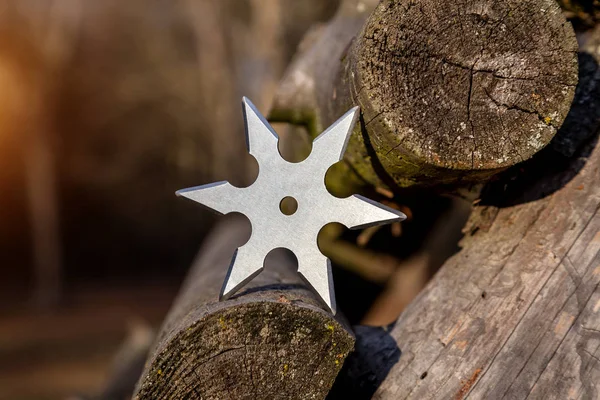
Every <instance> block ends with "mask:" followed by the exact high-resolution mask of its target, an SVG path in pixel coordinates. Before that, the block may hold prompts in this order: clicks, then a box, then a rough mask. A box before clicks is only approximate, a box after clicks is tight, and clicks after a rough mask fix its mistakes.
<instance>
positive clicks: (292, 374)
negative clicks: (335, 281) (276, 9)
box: [136, 302, 353, 399]
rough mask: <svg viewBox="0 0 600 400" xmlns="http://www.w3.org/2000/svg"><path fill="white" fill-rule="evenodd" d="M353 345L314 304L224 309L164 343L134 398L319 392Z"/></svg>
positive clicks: (265, 304)
mask: <svg viewBox="0 0 600 400" xmlns="http://www.w3.org/2000/svg"><path fill="white" fill-rule="evenodd" d="M352 346H353V339H352V337H351V336H350V335H349V334H348V332H347V331H346V330H345V329H343V328H342V327H341V326H340V324H339V323H338V322H336V321H332V320H331V318H330V316H328V315H326V314H325V313H324V312H322V311H318V310H316V309H310V308H304V307H298V306H297V305H291V304H285V303H277V302H260V303H257V302H255V303H248V304H242V305H239V306H235V307H230V308H225V309H222V310H221V311H220V312H216V313H212V314H210V315H208V316H207V317H206V318H202V319H200V320H198V321H195V322H194V323H192V325H191V326H189V327H188V328H186V329H182V330H180V331H179V332H178V333H177V334H176V335H175V336H174V337H173V338H172V339H171V340H169V341H168V343H167V344H166V346H165V347H164V349H162V350H161V351H160V352H159V354H158V355H157V357H156V358H155V359H153V360H152V364H151V367H150V368H149V370H148V372H147V373H146V374H145V376H144V377H143V381H142V383H141V387H140V390H139V392H138V394H137V396H136V399H162V398H203V399H216V398H236V399H237V398H239V399H241V398H251V397H253V398H257V399H258V398H296V396H297V394H298V393H302V394H303V396H304V395H306V398H324V397H325V395H326V393H327V392H328V390H329V389H330V387H331V386H332V384H333V381H334V380H335V377H336V375H337V373H338V371H339V369H340V368H341V366H342V363H343V361H344V359H345V357H346V355H347V354H348V352H349V351H350V350H351V349H352Z"/></svg>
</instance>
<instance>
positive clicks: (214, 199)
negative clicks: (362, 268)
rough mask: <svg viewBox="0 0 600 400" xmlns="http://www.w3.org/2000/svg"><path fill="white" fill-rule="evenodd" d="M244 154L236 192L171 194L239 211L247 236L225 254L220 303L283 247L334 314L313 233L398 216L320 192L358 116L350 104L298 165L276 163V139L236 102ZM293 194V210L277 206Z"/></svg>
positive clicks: (211, 188) (210, 188) (229, 188)
mask: <svg viewBox="0 0 600 400" xmlns="http://www.w3.org/2000/svg"><path fill="white" fill-rule="evenodd" d="M242 105H243V106H242V108H243V111H244V120H245V126H246V145H247V147H248V152H249V153H250V154H251V155H252V156H254V158H255V159H256V161H257V162H258V166H259V172H258V177H257V178H256V180H255V181H254V183H253V184H252V185H250V186H248V187H245V188H238V187H235V186H233V185H231V184H230V183H229V182H226V181H222V182H216V183H210V184H207V185H203V186H197V187H192V188H188V189H182V190H179V191H177V195H178V196H183V197H187V198H189V199H191V200H194V201H196V202H198V203H200V204H202V205H204V206H206V207H208V208H210V209H212V210H214V211H216V212H217V213H219V214H228V213H230V212H239V213H242V214H244V215H246V217H248V219H249V220H250V223H251V225H252V235H251V236H250V239H249V240H248V242H247V243H246V244H245V245H243V246H242V247H240V248H238V249H237V250H236V251H235V253H234V254H233V258H232V260H231V264H230V266H229V271H228V273H227V276H226V278H225V282H224V284H223V288H222V289H221V294H220V299H227V298H229V297H230V296H231V295H232V294H234V293H235V292H236V291H237V290H239V289H240V288H241V287H242V286H244V285H245V284H246V283H248V282H249V281H250V280H251V279H253V278H254V277H255V276H256V275H258V274H259V273H260V272H261V271H262V270H263V267H264V259H265V257H266V256H267V254H268V253H269V252H271V251H272V250H273V249H276V248H286V249H289V250H291V251H292V252H293V253H294V254H295V256H296V258H297V260H298V272H299V273H300V275H301V276H302V277H303V278H304V280H305V281H306V282H307V283H308V284H309V285H310V286H311V287H312V288H313V289H314V291H315V292H316V293H317V294H318V295H319V296H320V297H321V299H322V300H323V301H324V303H325V304H326V305H327V306H328V307H329V309H330V310H331V312H332V313H333V314H335V312H336V304H335V295H334V290H333V279H332V275H331V262H330V260H329V259H328V258H327V257H325V256H324V255H323V254H321V252H320V250H319V247H318V245H317V235H318V234H319V231H320V230H321V228H322V227H323V226H324V225H326V224H328V223H330V222H339V223H341V224H343V225H345V226H346V227H348V228H350V229H360V228H366V227H369V226H374V225H379V224H385V223H390V222H393V221H401V220H403V219H405V218H406V216H405V215H404V214H403V213H401V212H399V211H396V210H393V209H391V208H389V207H386V206H384V205H382V204H379V203H377V202H375V201H372V200H370V199H367V198H364V197H362V196H358V195H354V196H350V197H347V198H338V197H334V196H333V195H331V194H330V193H329V192H328V190H327V189H326V187H325V174H326V173H327V170H328V169H329V167H331V165H333V164H335V163H336V162H338V161H340V160H341V159H342V157H343V155H344V152H345V150H346V146H347V144H348V140H349V139H350V135H351V133H352V128H353V127H354V124H355V122H356V118H357V115H358V107H354V108H353V109H351V110H350V111H348V112H347V113H346V114H344V115H343V116H342V117H341V118H340V119H339V120H337V121H336V122H335V123H334V124H333V125H331V126H330V127H329V128H328V129H327V130H326V131H325V132H323V133H322V134H321V135H319V136H318V137H317V138H316V139H315V140H314V141H313V146H312V151H311V153H310V155H309V156H308V157H307V158H306V159H305V160H304V161H301V162H299V163H291V162H288V161H286V160H284V159H283V158H282V157H281V155H280V154H279V151H278V141H279V137H278V136H277V134H276V133H275V131H274V130H273V128H272V127H271V125H269V123H268V122H267V121H266V120H265V118H264V117H263V116H262V115H261V114H260V112H259V111H258V110H257V109H256V107H255V106H254V105H253V104H252V102H250V100H248V99H247V98H245V97H244V98H243V100H242ZM286 197H293V198H294V199H295V200H296V201H297V203H298V208H297V211H296V212H295V213H293V214H292V215H285V214H283V212H282V211H281V209H280V203H281V201H282V199H284V198H286Z"/></svg>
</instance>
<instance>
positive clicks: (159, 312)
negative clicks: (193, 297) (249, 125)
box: [0, 0, 337, 400]
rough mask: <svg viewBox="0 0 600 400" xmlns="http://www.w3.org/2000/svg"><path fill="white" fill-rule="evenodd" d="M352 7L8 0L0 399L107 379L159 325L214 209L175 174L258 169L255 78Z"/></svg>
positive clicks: (213, 176) (212, 0) (270, 81)
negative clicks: (197, 200)
mask: <svg viewBox="0 0 600 400" xmlns="http://www.w3.org/2000/svg"><path fill="white" fill-rule="evenodd" d="M336 7H337V1H334V0H330V1H324V0H303V1H295V0H168V1H167V0H152V1H148V0H127V1H118V0H102V1H94V0H4V1H2V2H1V3H0V296H1V299H2V301H1V302H0V361H1V362H0V399H2V400H4V399H11V400H14V399H58V398H67V397H69V396H75V395H95V394H98V393H100V392H101V391H102V388H103V387H104V385H106V383H107V380H110V375H111V371H112V370H114V368H115V367H114V363H115V355H118V354H121V353H122V352H121V353H119V349H123V346H124V344H126V343H129V345H131V344H132V343H133V344H134V345H139V346H142V347H143V346H144V345H145V343H146V342H148V341H150V340H151V337H152V336H151V332H152V330H153V329H157V327H158V326H159V324H160V322H161V320H162V318H163V317H164V314H165V313H166V311H167V310H168V308H169V305H170V303H171V301H172V299H173V296H174V295H175V294H176V293H177V290H178V288H179V285H180V283H181V281H182V279H183V277H184V276H185V272H186V269H187V268H188V267H189V265H190V264H191V261H192V259H193V257H194V255H195V253H196V251H197V250H198V248H199V244H200V242H201V240H202V237H203V235H204V234H205V232H206V231H207V229H208V228H209V227H210V226H211V224H212V222H213V217H211V214H210V213H207V212H205V211H204V210H203V209H202V208H199V207H196V206H195V205H194V204H192V203H191V202H187V201H183V200H181V199H177V198H176V197H175V195H174V192H175V190H177V189H180V188H183V187H188V186H196V185H199V184H203V183H207V182H211V181H215V180H223V179H227V180H230V181H232V182H233V183H235V184H237V185H243V184H245V183H248V180H249V179H251V178H252V174H253V172H252V169H251V168H247V167H246V163H247V162H249V161H248V158H249V156H246V155H245V153H246V151H245V145H244V140H243V124H242V113H241V106H240V100H241V96H242V95H246V96H248V97H249V98H251V99H252V100H253V102H254V103H255V104H256V105H257V106H258V107H259V108H260V110H261V111H262V112H263V113H266V112H267V111H268V109H269V105H270V102H271V100H272V96H273V93H274V90H275V88H276V85H277V82H278V80H279V79H280V78H281V76H282V74H283V72H284V70H285V67H286V65H287V64H288V63H289V61H290V60H291V58H292V56H293V54H294V52H295V50H296V47H297V46H298V43H299V42H300V40H301V39H302V36H303V35H304V33H305V32H306V31H307V30H308V29H309V28H310V27H311V26H313V24H315V23H318V22H319V21H326V20H327V19H329V18H330V17H331V16H332V14H333V13H334V12H335V10H336ZM276 129H278V130H279V129H280V128H278V127H276ZM283 130H285V129H283ZM250 162H251V161H250ZM126 347H127V346H126ZM121 355H122V354H121ZM125 356H127V354H125Z"/></svg>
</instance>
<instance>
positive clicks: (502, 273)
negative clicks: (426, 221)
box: [357, 32, 600, 399]
mask: <svg viewBox="0 0 600 400" xmlns="http://www.w3.org/2000/svg"><path fill="white" fill-rule="evenodd" d="M597 35H598V36H597V38H600V32H599V33H597ZM597 44H598V40H592V41H590V42H589V43H588V44H586V46H584V47H583V51H582V53H581V54H580V65H581V69H580V74H581V75H580V85H579V86H578V89H577V93H576V96H575V101H574V106H573V109H572V110H571V112H570V114H569V116H568V117H567V120H566V122H565V124H564V127H563V129H561V131H560V132H559V134H558V135H557V137H556V138H555V140H554V141H553V143H552V145H551V146H549V147H548V148H546V149H545V150H544V151H542V152H541V153H539V154H538V155H536V156H535V157H534V158H533V159H531V160H530V161H528V162H527V163H525V164H522V165H520V166H519V167H516V168H513V169H511V170H509V171H506V172H505V173H503V175H502V176H500V178H498V179H497V180H496V181H495V182H492V183H490V184H489V185H488V186H487V187H486V189H485V190H484V192H483V196H482V199H481V202H480V203H479V204H478V206H477V207H476V208H475V210H474V212H473V215H472V216H471V220H470V222H469V223H468V224H467V227H466V229H465V232H466V237H465V238H464V239H463V240H462V242H461V246H462V250H461V251H460V252H459V253H458V254H456V255H455V256H453V257H452V258H451V259H449V260H448V261H447V262H446V263H445V265H444V266H443V267H442V268H441V270H440V271H439V272H438V274H437V275H436V276H435V277H434V279H433V280H432V281H431V282H430V283H429V284H428V286H427V287H426V289H425V290H424V291H423V292H422V293H421V294H420V295H419V296H418V297H417V298H416V299H415V300H414V301H413V303H412V304H411V305H410V306H409V307H408V308H407V310H406V311H405V312H404V313H403V314H402V316H401V317H400V319H399V320H398V321H397V323H396V324H395V326H394V327H393V329H391V332H390V334H391V336H392V337H393V339H394V340H395V342H396V343H397V345H398V347H399V348H400V351H401V353H402V355H401V357H400V359H399V361H398V362H397V363H396V364H395V365H394V366H393V367H392V368H391V369H390V371H389V373H388V375H387V377H386V379H385V380H384V381H383V383H382V384H381V385H380V386H379V387H378V389H377V392H376V394H375V396H374V398H378V399H397V398H407V399H424V398H427V399H464V398H472V399H500V398H509V399H525V398H528V399H529V398H532V399H542V398H556V399H566V398H583V399H595V398H598V396H600V372H599V371H600V369H599V368H598V367H599V366H600V361H599V360H600V289H599V288H600V266H599V263H598V260H599V256H600V211H599V210H600V145H599V144H598V140H597V133H598V127H599V126H600V115H599V114H598V111H597V110H598V109H599V107H600V85H599V84H600V70H599V68H598V62H597V60H598V59H599V58H600V57H598V53H597V52H598V48H599V47H598V45H597ZM588 51H590V52H592V54H590V53H589V52H588ZM594 57H595V58H594ZM590 135H592V138H591V139H590ZM582 143H584V146H583V148H581V144H582ZM357 347H360V343H357Z"/></svg>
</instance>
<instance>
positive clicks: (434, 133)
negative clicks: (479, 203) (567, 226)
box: [271, 0, 577, 189]
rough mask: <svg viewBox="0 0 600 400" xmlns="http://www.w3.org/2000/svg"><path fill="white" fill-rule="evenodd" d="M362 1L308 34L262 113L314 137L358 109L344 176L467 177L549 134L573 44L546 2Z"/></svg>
mask: <svg viewBox="0 0 600 400" xmlns="http://www.w3.org/2000/svg"><path fill="white" fill-rule="evenodd" d="M370 3H371V2H368V4H365V3H363V2H360V1H356V0H348V1H346V2H344V4H343V6H342V7H341V8H340V12H339V13H338V15H337V16H336V17H335V18H334V19H333V20H332V21H331V23H330V24H329V25H327V26H326V27H325V28H322V29H321V31H320V33H318V34H313V37H312V38H311V40H312V44H306V46H307V47H308V50H304V51H302V52H300V53H299V54H298V56H297V58H296V61H295V62H294V63H293V65H292V66H291V67H290V71H289V72H288V74H287V76H286V78H284V80H283V83H282V85H281V88H280V90H279V93H278V95H277V97H276V100H275V103H274V106H273V111H272V113H271V117H272V118H273V119H274V120H278V121H289V122H304V123H307V124H308V125H309V126H313V127H314V129H312V130H313V133H314V134H316V133H318V131H319V130H321V129H322V128H324V127H326V126H327V125H328V124H330V123H331V122H333V121H334V120H335V119H337V118H338V117H339V116H340V115H341V114H343V112H344V111H345V110H347V109H349V108H350V107H352V106H355V105H358V106H360V107H361V111H362V113H361V119H360V122H361V123H360V124H357V128H356V131H355V134H354V135H353V136H352V138H351V140H350V143H349V146H348V151H347V152H346V155H345V161H346V164H347V171H344V174H348V173H349V172H352V173H353V174H355V175H357V176H359V177H360V178H361V179H363V180H364V181H365V182H367V183H370V184H375V185H378V186H386V185H387V186H388V187H391V188H392V189H394V188H399V187H409V186H415V185H418V186H434V185H437V186H439V185H455V186H456V185H466V184H468V183H472V182H479V181H484V180H485V179H487V178H489V177H490V176H492V175H493V174H495V173H497V172H499V171H501V170H502V169H505V168H507V167H510V166H512V165H515V164H517V163H519V162H521V161H523V160H526V159H529V158H530V157H531V156H532V155H533V154H535V153H536V152H538V151H539V150H540V149H542V148H543V147H544V146H545V145H547V144H548V143H549V142H550V141H551V139H552V138H553V137H554V135H555V133H556V131H557V129H558V128H559V127H560V126H561V124H562V122H563V121H564V119H565V117H566V115H567V113H568V111H569V106H570V104H571V100H572V99H573V94H574V90H575V85H576V83H577V57H576V52H577V43H576V40H575V36H574V33H573V30H572V28H571V25H570V24H569V23H568V22H567V21H566V20H565V18H564V16H563V14H562V12H561V10H560V7H559V6H558V5H557V4H556V2H555V1H554V0H535V1H531V0H530V1H526V2H522V1H483V0H482V1H468V2H452V3H446V2H439V1H433V0H428V1H421V2H415V1H412V0H401V1H392V0H384V1H382V2H380V3H379V5H377V7H375V9H374V11H373V13H372V14H371V15H370V16H369V17H368V18H366V14H367V13H366V12H365V10H368V9H369V5H370ZM344 5H346V6H345V7H344ZM350 10H352V11H353V12H350ZM365 18H366V20H365ZM363 20H365V22H364V25H363V26H362V29H361V30H360V31H358V32H356V33H355V34H356V36H355V37H354V38H353V39H352V41H351V42H348V43H347V44H346V46H344V45H343V41H344V40H348V38H349V36H351V35H352V28H354V29H356V28H355V27H356V26H357V25H358V24H359V23H360V21H363ZM342 49H345V50H344V51H343V53H341V54H340V51H341V50H342ZM332 79H333V81H332ZM340 179H341V178H340Z"/></svg>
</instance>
